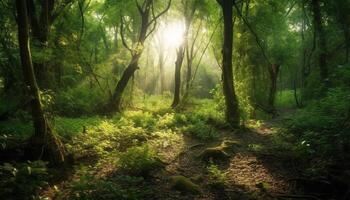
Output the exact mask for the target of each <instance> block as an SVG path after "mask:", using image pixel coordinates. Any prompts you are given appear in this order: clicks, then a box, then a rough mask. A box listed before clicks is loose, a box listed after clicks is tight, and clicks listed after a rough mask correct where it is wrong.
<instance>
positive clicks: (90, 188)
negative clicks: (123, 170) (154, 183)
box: [68, 175, 151, 200]
mask: <svg viewBox="0 0 350 200" xmlns="http://www.w3.org/2000/svg"><path fill="white" fill-rule="evenodd" d="M143 182H144V180H143V178H141V177H131V176H115V177H111V178H109V179H107V180H104V179H97V180H96V179H95V178H94V177H93V176H91V175H84V176H82V177H81V178H80V179H79V180H78V181H75V182H73V183H72V192H71V194H70V195H69V198H68V199H71V200H95V199H101V200H114V199H120V200H139V199H145V198H147V197H149V195H150V191H151V190H150V189H149V188H148V186H146V185H143Z"/></svg>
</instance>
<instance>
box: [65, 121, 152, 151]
mask: <svg viewBox="0 0 350 200" xmlns="http://www.w3.org/2000/svg"><path fill="white" fill-rule="evenodd" d="M147 136H148V133H147V132H146V131H145V130H144V129H142V128H140V127H134V124H133V122H132V121H130V120H127V119H125V118H120V119H119V120H118V119H116V121H113V120H101V121H100V123H99V124H98V125H96V126H91V127H87V129H86V133H83V134H79V135H76V136H75V137H73V138H72V141H71V142H70V143H69V144H67V148H68V149H69V150H70V151H72V152H74V153H75V154H77V155H78V156H79V157H80V156H83V157H84V156H93V155H98V156H106V155H108V154H109V153H111V152H114V151H118V150H119V151H124V150H126V149H127V148H129V147H130V146H133V145H138V144H142V143H143V142H145V141H146V139H147Z"/></svg>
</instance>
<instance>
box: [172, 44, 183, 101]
mask: <svg viewBox="0 0 350 200" xmlns="http://www.w3.org/2000/svg"><path fill="white" fill-rule="evenodd" d="M184 52H185V48H184V44H182V45H181V46H180V47H179V49H178V50H177V57H176V62H175V88H174V99H173V103H172V104H171V107H172V108H175V107H177V106H178V105H179V103H180V89H181V67H182V63H183V59H184Z"/></svg>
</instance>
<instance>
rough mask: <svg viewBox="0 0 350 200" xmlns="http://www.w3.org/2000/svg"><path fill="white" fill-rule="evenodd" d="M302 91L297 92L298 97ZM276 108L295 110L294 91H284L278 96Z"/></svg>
mask: <svg viewBox="0 0 350 200" xmlns="http://www.w3.org/2000/svg"><path fill="white" fill-rule="evenodd" d="M299 96H300V91H299V90H298V91H297V97H299ZM276 107H278V108H295V98H294V90H282V91H280V92H278V93H277V94H276Z"/></svg>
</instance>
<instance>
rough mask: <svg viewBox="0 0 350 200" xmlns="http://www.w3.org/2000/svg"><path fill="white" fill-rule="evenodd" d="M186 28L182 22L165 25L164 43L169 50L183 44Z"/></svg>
mask: <svg viewBox="0 0 350 200" xmlns="http://www.w3.org/2000/svg"><path fill="white" fill-rule="evenodd" d="M184 31H185V26H184V23H183V22H181V21H175V22H171V23H169V24H167V25H165V27H164V30H163V31H162V33H163V40H164V41H163V42H164V44H165V45H166V46H167V47H168V48H174V47H175V48H176V47H178V46H179V45H181V43H182V42H183V37H184Z"/></svg>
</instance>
